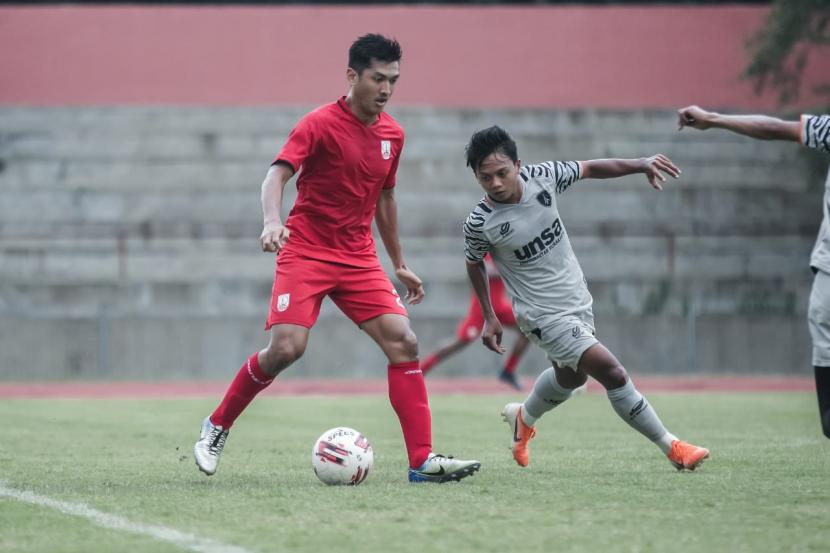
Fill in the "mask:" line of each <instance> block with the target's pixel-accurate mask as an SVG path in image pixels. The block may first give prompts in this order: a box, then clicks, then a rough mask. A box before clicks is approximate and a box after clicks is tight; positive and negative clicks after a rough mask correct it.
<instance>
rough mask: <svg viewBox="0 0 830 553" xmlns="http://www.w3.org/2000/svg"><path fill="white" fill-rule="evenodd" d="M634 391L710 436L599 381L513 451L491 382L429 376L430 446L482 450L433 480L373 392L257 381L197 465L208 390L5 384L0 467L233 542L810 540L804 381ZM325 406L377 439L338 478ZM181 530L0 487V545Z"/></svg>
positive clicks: (717, 545) (547, 544) (702, 548)
mask: <svg viewBox="0 0 830 553" xmlns="http://www.w3.org/2000/svg"><path fill="white" fill-rule="evenodd" d="M649 398H650V400H651V402H652V404H653V405H654V406H655V407H656V408H657V410H658V413H660V415H661V417H662V419H663V421H664V422H665V423H666V424H667V426H668V427H669V428H670V429H671V430H672V431H673V432H675V433H676V434H678V435H680V436H681V437H684V438H685V439H688V440H689V441H693V442H695V443H699V444H701V445H705V446H707V447H709V448H710V449H711V450H712V458H711V459H710V460H709V461H707V462H706V463H705V464H704V465H703V467H702V468H701V469H700V470H698V471H696V472H692V473H678V472H676V471H675V470H674V469H673V468H672V467H671V466H670V465H669V463H668V462H667V461H666V460H665V459H664V458H663V457H662V456H661V455H660V453H659V451H658V450H657V448H656V447H654V446H653V445H651V444H650V443H649V442H648V441H647V440H645V439H644V438H642V437H641V436H640V435H638V434H636V433H635V432H634V431H633V430H631V429H629V428H628V427H627V426H626V425H625V424H623V423H622V422H621V421H620V420H619V419H617V417H616V415H614V413H613V411H612V410H611V408H610V406H609V405H608V403H607V401H606V400H605V398H604V396H602V395H598V394H597V395H595V394H589V395H587V396H579V397H575V398H574V399H573V400H571V401H570V402H569V403H568V404H566V405H564V406H562V407H561V408H559V409H557V410H556V411H554V412H553V413H551V414H550V415H549V416H548V417H546V418H545V419H543V420H542V421H541V422H540V424H539V426H538V436H537V438H536V439H535V440H534V441H533V442H532V457H531V466H530V467H529V468H527V469H521V468H519V467H518V466H516V465H515V464H514V462H513V460H512V458H511V456H510V453H509V450H508V439H509V435H508V429H507V426H506V425H505V424H504V423H502V422H501V420H500V418H499V416H498V411H499V409H500V408H501V406H502V405H503V404H504V403H505V401H507V400H508V399H509V398H508V396H504V397H498V396H486V397H485V396H458V397H453V396H434V397H433V398H432V399H431V402H432V408H433V421H434V442H435V446H436V450H437V451H439V452H442V453H446V454H452V455H456V456H458V457H472V458H477V459H479V460H480V461H481V462H482V469H481V472H479V473H478V474H477V475H476V476H474V477H473V478H468V479H466V480H464V481H463V482H461V483H451V484H444V485H429V484H420V485H413V484H409V483H408V482H407V481H406V463H405V454H404V448H403V443H402V439H401V436H400V429H399V427H398V423H397V419H396V418H395V416H394V414H393V412H392V410H391V408H390V407H389V405H388V403H387V401H386V398H384V397H344V398H316V397H314V398H310V397H302V398H300V397H298V398H288V399H285V398H268V397H266V398H260V399H259V400H257V401H256V402H254V404H252V406H251V407H250V408H249V410H248V411H247V412H246V413H245V414H243V416H242V417H241V418H240V420H239V421H238V423H237V425H236V426H235V427H234V429H233V431H232V432H231V435H230V438H229V439H228V445H227V447H226V449H225V454H224V456H223V458H222V463H221V466H220V467H219V472H218V473H217V475H215V476H213V477H210V478H208V477H206V476H204V475H202V474H201V473H200V472H198V471H197V469H196V467H195V465H194V463H193V459H192V454H191V448H192V445H193V442H194V440H195V438H196V434H197V432H198V427H199V423H200V421H201V419H202V417H204V415H205V414H206V413H207V412H208V411H209V410H210V409H211V408H212V407H213V406H214V400H213V399H210V400H192V399H191V400H156V401H150V400H129V401H127V400H61V401H56V400H3V401H2V402H0V420H2V421H3V437H2V443H1V444H0V483H1V484H2V485H4V486H6V487H7V488H8V489H14V490H28V491H31V492H34V493H36V494H40V495H41V496H47V497H49V498H52V499H55V500H60V501H66V502H73V503H84V504H86V505H88V506H90V507H92V508H94V509H97V510H99V511H103V512H105V513H109V514H113V515H118V516H121V517H125V518H127V519H129V520H130V521H133V522H135V523H144V524H152V525H159V526H164V527H167V528H170V529H175V530H178V531H180V532H187V533H190V534H195V535H197V536H200V537H203V538H206V539H211V540H216V541H218V542H221V543H223V544H228V545H233V546H236V547H238V548H242V550H245V551H249V552H267V551H303V552H305V551H308V552H316V553H319V552H320V551H361V552H366V551H394V552H395V553H404V552H418V553H422V552H425V551H433V552H444V551H478V552H485V551H493V552H500V553H502V552H503V553H507V552H509V551H520V552H531V551H550V552H554V551H555V552H566V551H661V552H662V551H671V552H678V551H684V552H685V551H696V552H712V551H729V552H732V551H747V552H749V551H752V552H758V551H775V552H780V551H827V550H828V544H830V440H827V439H826V438H824V437H823V436H822V435H821V433H820V431H819V426H818V419H817V409H816V406H815V397H814V396H813V395H812V394H805V393H781V394H711V395H703V394H651V395H650V396H649ZM338 425H344V426H352V427H355V428H358V429H359V430H361V431H362V432H364V433H365V434H366V435H367V436H368V437H369V438H370V440H371V441H372V443H373V445H374V448H375V468H374V473H372V474H370V476H369V478H368V480H367V481H366V482H365V483H364V484H363V485H361V486H359V487H356V488H347V487H341V488H332V487H326V486H324V485H323V484H321V483H320V482H318V481H317V479H316V477H315V476H314V474H313V473H312V471H311V465H310V455H311V447H312V444H313V442H314V440H315V439H316V438H317V436H318V435H319V434H320V433H321V432H322V431H323V430H326V429H327V428H329V427H332V426H338ZM182 550H183V549H182V548H181V547H179V546H177V545H174V544H171V543H166V542H163V541H159V540H157V539H155V538H152V537H148V536H143V535H137V534H134V533H129V532H125V531H120V530H114V529H108V528H102V527H100V526H96V525H94V524H93V523H92V522H90V521H89V520H87V519H85V518H81V517H77V516H71V515H68V514H64V513H61V512H59V511H57V510H54V509H50V508H48V507H46V506H42V505H32V504H28V503H25V502H22V501H19V500H17V499H14V498H12V497H0V551H3V552H6V551H15V552H32V553H35V552H37V553H41V552H47V551H48V552H68V551H78V552H94V551H129V552H145V551H146V552H154V553H155V552H166V551H182ZM217 551H218V550H217Z"/></svg>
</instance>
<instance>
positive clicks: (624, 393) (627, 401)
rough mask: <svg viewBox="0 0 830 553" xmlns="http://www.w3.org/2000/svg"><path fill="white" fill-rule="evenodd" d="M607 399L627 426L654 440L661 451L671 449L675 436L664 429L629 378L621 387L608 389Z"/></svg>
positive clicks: (658, 418) (666, 452)
mask: <svg viewBox="0 0 830 553" xmlns="http://www.w3.org/2000/svg"><path fill="white" fill-rule="evenodd" d="M608 400H609V401H610V402H611V406H612V407H613V408H614V411H616V412H617V414H618V415H619V416H620V418H621V419H622V420H624V421H625V422H626V423H628V425H629V426H631V427H632V428H633V429H634V430H636V431H637V432H639V433H640V434H642V435H643V436H645V437H646V438H648V439H649V440H651V441H652V442H654V444H655V445H656V446H657V447H659V448H660V450H661V451H662V452H663V453H665V454H668V453H669V451H671V443H672V442H673V441H674V440H676V439H677V437H676V436H675V435H674V434H671V433H670V432H669V431H668V430H666V427H665V426H663V423H662V422H661V421H660V417H658V416H657V413H655V412H654V408H653V407H652V406H651V405H649V403H648V401H646V398H645V397H643V394H641V393H640V392H638V391H637V388H635V387H634V383H633V382H632V381H631V379H630V378H629V379H628V382H626V383H625V386H623V387H622V388H616V389H614V390H608Z"/></svg>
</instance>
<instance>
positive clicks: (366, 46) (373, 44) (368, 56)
mask: <svg viewBox="0 0 830 553" xmlns="http://www.w3.org/2000/svg"><path fill="white" fill-rule="evenodd" d="M401 54H402V52H401V45H400V44H398V41H397V40H395V39H394V38H386V37H385V36H383V35H379V34H375V33H370V34H368V35H363V36H362V37H360V38H358V39H357V40H355V41H354V42H352V45H351V47H350V48H349V67H351V68H352V69H354V70H355V72H357V74H358V75H360V74H361V73H363V70H364V69H367V68H368V67H369V66H370V65H372V60H373V59H375V60H378V61H382V62H385V63H391V62H393V61H400V60H401Z"/></svg>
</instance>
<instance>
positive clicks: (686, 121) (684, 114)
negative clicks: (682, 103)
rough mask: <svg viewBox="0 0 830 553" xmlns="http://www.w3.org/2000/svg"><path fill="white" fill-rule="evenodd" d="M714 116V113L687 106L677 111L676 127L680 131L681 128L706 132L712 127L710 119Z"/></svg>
mask: <svg viewBox="0 0 830 553" xmlns="http://www.w3.org/2000/svg"><path fill="white" fill-rule="evenodd" d="M715 115H716V114H715V113H714V112H711V111H706V110H705V109H702V108H699V107H698V106H687V107H685V108H682V109H679V110H677V125H678V127H679V128H680V130H683V127H692V128H693V129H700V130H706V129H708V128H709V127H711V126H712V118H713V117H714V116H715Z"/></svg>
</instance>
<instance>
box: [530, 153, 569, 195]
mask: <svg viewBox="0 0 830 553" xmlns="http://www.w3.org/2000/svg"><path fill="white" fill-rule="evenodd" d="M520 174H521V176H522V178H523V179H524V180H525V181H528V180H530V179H536V180H537V182H539V183H541V184H542V185H543V186H544V187H545V188H547V189H548V192H555V193H557V194H561V193H562V192H564V191H565V190H567V189H568V188H569V187H570V186H571V185H572V184H573V183H575V182H576V181H578V180H579V179H580V178H582V164H581V163H580V162H578V161H546V162H544V163H539V164H537V165H525V166H524V167H522V170H521V173H520Z"/></svg>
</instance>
